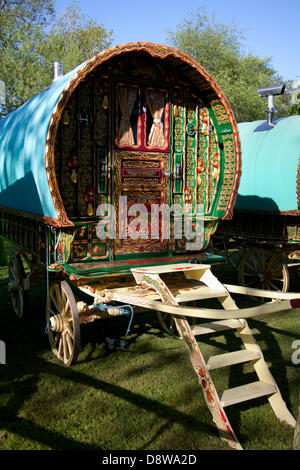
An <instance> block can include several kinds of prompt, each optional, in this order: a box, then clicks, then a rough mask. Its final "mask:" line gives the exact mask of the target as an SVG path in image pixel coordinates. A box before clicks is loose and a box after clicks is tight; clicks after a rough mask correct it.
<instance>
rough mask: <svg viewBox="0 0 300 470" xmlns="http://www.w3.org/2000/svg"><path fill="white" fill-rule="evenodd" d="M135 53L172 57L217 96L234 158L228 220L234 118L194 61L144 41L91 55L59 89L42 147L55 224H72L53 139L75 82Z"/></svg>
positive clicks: (237, 148) (210, 79)
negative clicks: (61, 188)
mask: <svg viewBox="0 0 300 470" xmlns="http://www.w3.org/2000/svg"><path fill="white" fill-rule="evenodd" d="M137 51H146V52H148V53H149V54H150V55H151V56H152V57H154V58H156V57H157V58H160V59H166V58H167V57H174V58H176V59H179V60H180V61H181V62H183V63H185V64H187V65H188V66H190V67H191V69H193V70H194V71H195V72H196V73H197V74H199V75H200V76H201V77H202V78H204V79H205V81H206V82H207V83H208V84H209V86H210V87H211V88H212V89H213V91H214V92H215V94H216V95H217V97H218V99H219V101H220V102H221V104H222V105H223V106H224V109H225V111H226V113H227V116H228V119H229V122H230V125H231V127H232V129H233V138H234V144H235V152H236V158H237V168H236V175H235V182H234V186H233V190H232V194H231V197H230V198H229V203H228V206H227V210H226V212H225V215H224V216H223V219H226V218H231V217H232V210H233V205H234V203H235V199H236V196H237V190H238V183H239V179H240V173H241V170H240V168H241V162H240V159H241V150H240V140H239V135H238V128H237V123H236V119H235V116H234V114H233V111H232V109H231V106H230V104H229V102H228V100H227V98H226V97H225V96H224V94H223V92H222V91H221V89H220V87H219V85H218V84H217V82H216V81H215V80H214V78H213V77H212V76H211V75H210V74H209V73H208V72H207V71H206V70H205V69H204V68H203V67H202V66H201V65H200V64H198V62H197V61H196V60H195V59H193V58H191V57H189V56H188V55H187V54H185V53H183V52H181V51H179V50H178V49H174V48H171V47H169V46H163V45H160V44H153V43H148V42H134V43H127V44H123V45H119V46H115V47H112V48H110V49H106V50H104V51H102V52H100V53H99V54H97V55H95V56H94V57H93V58H91V59H90V60H88V61H87V62H86V63H85V64H84V65H83V66H82V67H81V68H80V69H79V70H78V71H77V72H76V74H75V75H74V76H73V77H72V78H71V80H70V81H69V83H68V84H67V85H66V87H65V89H64V90H63V92H62V94H61V96H60V98H59V100H58V102H57V104H56V106H55V108H54V110H53V113H52V116H51V119H50V124H49V127H48V132H47V138H46V148H45V166H46V173H47V178H48V184H49V188H50V192H51V195H52V199H53V203H54V206H55V209H56V211H57V214H58V218H59V224H60V226H73V225H74V224H73V223H72V222H71V221H70V220H69V218H68V215H67V212H66V209H65V206H64V203H63V200H62V197H61V194H60V191H59V188H58V183H57V179H56V174H55V151H54V147H55V139H56V135H57V131H58V124H59V121H60V119H61V118H62V115H63V112H64V109H65V106H66V104H67V102H68V100H69V98H70V96H71V95H72V93H73V92H74V90H75V89H76V88H77V86H78V85H79V83H80V82H81V81H83V80H84V79H85V78H86V76H87V75H88V74H89V73H90V72H91V71H92V70H94V68H95V67H97V66H99V65H100V64H102V63H104V62H106V61H107V60H109V59H111V58H113V57H116V56H118V55H121V54H124V53H128V52H137ZM196 77H197V75H196V74H195V73H193V74H192V79H193V80H194V81H196V80H195V78H196Z"/></svg>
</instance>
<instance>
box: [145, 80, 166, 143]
mask: <svg viewBox="0 0 300 470" xmlns="http://www.w3.org/2000/svg"><path fill="white" fill-rule="evenodd" d="M146 99H147V103H148V106H149V110H150V113H151V116H152V118H153V124H152V126H151V129H150V134H149V137H148V141H147V145H149V146H151V147H164V146H165V136H164V126H163V123H162V120H161V119H162V115H163V112H164V109H165V93H164V92H163V91H160V90H149V89H148V90H146Z"/></svg>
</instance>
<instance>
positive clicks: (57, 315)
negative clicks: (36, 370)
mask: <svg viewBox="0 0 300 470" xmlns="http://www.w3.org/2000/svg"><path fill="white" fill-rule="evenodd" d="M46 321H47V329H48V337H49V342H50V346H51V349H52V351H53V353H54V354H55V355H56V356H57V358H58V359H60V360H61V361H63V363H64V364H65V365H66V366H70V365H71V364H72V363H74V362H75V361H76V359H77V356H78V354H79V351H80V319H79V315H78V310H77V305H76V301H75V298H74V295H73V292H72V290H71V288H70V286H69V284H68V283H67V282H66V281H62V282H61V283H54V284H52V285H51V286H50V290H49V298H48V302H47V306H46Z"/></svg>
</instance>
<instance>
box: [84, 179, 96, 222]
mask: <svg viewBox="0 0 300 470" xmlns="http://www.w3.org/2000/svg"><path fill="white" fill-rule="evenodd" d="M83 197H84V200H85V201H86V202H87V211H86V214H87V216H88V217H92V216H93V215H94V207H93V205H94V189H93V187H92V186H89V187H88V188H87V189H86V191H85V193H84V195H83Z"/></svg>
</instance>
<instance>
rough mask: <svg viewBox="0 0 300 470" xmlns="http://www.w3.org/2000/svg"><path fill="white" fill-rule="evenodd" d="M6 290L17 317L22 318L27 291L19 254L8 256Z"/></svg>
mask: <svg viewBox="0 0 300 470" xmlns="http://www.w3.org/2000/svg"><path fill="white" fill-rule="evenodd" d="M8 276H9V283H8V291H9V293H10V297H11V302H12V307H13V309H14V312H15V313H16V315H17V316H18V317H19V318H22V317H23V315H24V312H25V308H26V303H27V292H26V291H25V289H24V279H25V271H24V266H23V263H22V259H21V256H20V255H19V254H17V255H16V254H14V255H12V256H11V257H10V260H9V265H8Z"/></svg>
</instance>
